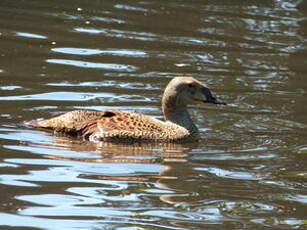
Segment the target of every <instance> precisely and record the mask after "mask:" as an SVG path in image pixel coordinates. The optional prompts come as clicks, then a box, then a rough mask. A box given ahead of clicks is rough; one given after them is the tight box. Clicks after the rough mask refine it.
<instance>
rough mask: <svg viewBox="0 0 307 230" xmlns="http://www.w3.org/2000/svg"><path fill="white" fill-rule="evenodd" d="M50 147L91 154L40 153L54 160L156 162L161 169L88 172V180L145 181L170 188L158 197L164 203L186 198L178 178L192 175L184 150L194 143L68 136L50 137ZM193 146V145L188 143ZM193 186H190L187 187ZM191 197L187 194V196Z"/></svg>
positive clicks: (185, 187)
mask: <svg viewBox="0 0 307 230" xmlns="http://www.w3.org/2000/svg"><path fill="white" fill-rule="evenodd" d="M54 144H55V145H52V147H53V148H57V149H59V148H60V149H62V150H69V151H73V152H92V153H95V154H93V156H92V157H73V156H63V155H44V157H46V158H49V159H56V160H70V161H80V162H95V163H100V162H101V163H121V164H122V163H139V164H158V165H160V166H162V167H161V171H159V172H157V173H150V174H149V175H148V173H144V174H143V175H129V174H128V175H127V176H126V175H123V174H122V175H91V178H92V179H101V180H115V181H144V182H146V181H148V182H154V183H156V186H157V187H158V188H161V189H162V190H170V191H173V192H174V193H173V194H167V195H165V194H161V195H160V200H162V201H163V202H166V203H172V204H173V203H182V202H185V200H186V201H187V200H188V199H185V198H187V197H190V192H191V191H190V189H189V185H187V184H185V182H184V181H181V179H180V178H182V176H186V175H187V174H188V175H193V174H195V172H194V170H193V167H192V166H191V165H189V164H187V163H188V156H189V154H188V152H189V151H190V150H191V148H192V147H195V145H197V143H193V144H189V145H188V146H187V145H182V144H175V143H135V144H116V143H106V142H100V143H93V142H89V141H83V140H73V141H72V139H71V137H63V136H58V137H54ZM192 145H193V146H192ZM191 189H193V188H191ZM189 199H191V197H190V198H189Z"/></svg>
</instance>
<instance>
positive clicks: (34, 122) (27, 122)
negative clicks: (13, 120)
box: [24, 120, 41, 128]
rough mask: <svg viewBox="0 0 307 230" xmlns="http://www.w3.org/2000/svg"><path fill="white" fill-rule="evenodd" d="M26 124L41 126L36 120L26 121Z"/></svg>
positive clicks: (35, 126)
mask: <svg viewBox="0 0 307 230" xmlns="http://www.w3.org/2000/svg"><path fill="white" fill-rule="evenodd" d="M24 124H25V125H26V126H29V127H34V128H39V127H41V126H40V125H39V123H38V121H36V120H30V121H25V122H24Z"/></svg>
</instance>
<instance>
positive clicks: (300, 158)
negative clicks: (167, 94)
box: [0, 0, 307, 230]
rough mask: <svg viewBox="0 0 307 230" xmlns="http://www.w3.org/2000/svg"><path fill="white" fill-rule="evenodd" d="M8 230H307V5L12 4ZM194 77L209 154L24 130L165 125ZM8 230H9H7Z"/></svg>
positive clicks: (3, 89)
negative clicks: (136, 120)
mask: <svg viewBox="0 0 307 230" xmlns="http://www.w3.org/2000/svg"><path fill="white" fill-rule="evenodd" d="M0 7H1V14H0V24H1V26H0V39H1V43H0V58H1V59H0V60H1V62H0V83H1V84H0V107H1V115H0V150H1V151H0V152H1V162H0V170H1V171H0V183H1V194H2V195H1V197H2V198H1V205H0V208H1V209H0V224H1V225H2V226H3V229H121V230H126V229H287V230H288V229H307V218H306V216H307V215H306V213H307V206H306V204H307V184H306V178H307V173H306V156H307V155H306V153H307V142H306V139H307V138H306V137H307V132H306V130H307V118H306V113H307V106H306V89H307V81H306V79H305V77H306V76H305V75H306V73H307V67H306V66H307V61H306V55H307V46H306V39H307V29H306V28H307V27H306V25H307V23H306V18H307V10H306V8H307V6H306V3H305V2H303V1H302V2H301V3H300V4H299V2H297V1H290V0H275V1H272V0H269V1H267V0H266V1H261V0H260V1H243V0H241V1H239V0H238V1H225V0H222V1H209V0H208V1H180V0H176V1H149V0H145V1H130V0H129V1H100V0H96V1H79V0H75V1H72V0H66V1H58V0H56V1H54V0H53V1H51V0H43V1H38V0H28V1H16V0H1V2H0ZM179 75H189V76H193V77H195V78H197V79H199V80H201V81H203V82H205V83H206V84H207V85H209V86H210V88H211V89H212V91H213V92H214V93H215V94H216V95H217V96H218V97H219V98H220V99H222V100H224V101H226V102H227V103H228V105H227V106H214V105H201V106H194V107H192V108H191V110H192V111H191V113H192V116H193V119H194V120H195V121H196V123H197V125H198V126H199V127H200V130H201V139H200V141H199V142H197V143H187V144H183V145H179V144H177V145H175V144H137V145H128V146H127V145H121V144H105V143H100V144H94V143H90V142H87V141H83V140H78V139H73V138H69V137H65V136H54V135H53V134H52V133H48V132H45V131H42V130H33V129H30V128H28V127H25V126H24V125H23V121H25V120H31V119H37V118H43V117H49V116H51V115H53V114H57V113H61V112H66V111H70V110H73V109H77V108H78V109H80V108H82V109H97V110H103V109H108V108H112V109H121V110H125V111H136V112H140V113H145V114H149V115H151V116H154V117H157V118H162V114H161V111H160V100H161V95H162V92H163V89H164V87H165V85H166V84H167V83H168V81H169V80H170V79H171V78H172V77H174V76H179ZM1 229H2V228H1Z"/></svg>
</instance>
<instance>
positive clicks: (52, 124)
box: [30, 110, 190, 142]
mask: <svg viewBox="0 0 307 230" xmlns="http://www.w3.org/2000/svg"><path fill="white" fill-rule="evenodd" d="M30 124H31V125H32V126H35V127H39V128H46V129H51V130H55V131H56V132H63V133H67V134H71V135H79V136H83V137H84V138H87V139H90V140H95V141H125V142H133V141H166V142H171V141H177V140H182V139H185V138H187V137H188V136H190V133H189V131H188V130H186V129H185V128H183V127H181V126H179V125H176V124H174V123H172V122H164V121H161V120H158V119H156V118H153V117H150V116H146V115H143V114H139V113H133V112H122V111H118V110H106V111H103V112H100V111H94V110H75V111H71V112H68V113H65V114H62V115H59V116H57V117H54V118H51V119H47V120H41V121H31V122H30Z"/></svg>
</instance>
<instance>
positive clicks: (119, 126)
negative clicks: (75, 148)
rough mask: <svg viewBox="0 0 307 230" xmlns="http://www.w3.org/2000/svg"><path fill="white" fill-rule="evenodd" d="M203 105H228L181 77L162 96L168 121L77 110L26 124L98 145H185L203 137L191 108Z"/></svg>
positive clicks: (137, 115)
mask: <svg viewBox="0 0 307 230" xmlns="http://www.w3.org/2000/svg"><path fill="white" fill-rule="evenodd" d="M200 103H211V104H224V105H226V103H225V102H222V101H220V100H218V99H217V98H216V97H214V96H213V95H212V93H211V91H210V89H209V88H208V87H207V85H206V84H204V83H202V82H200V81H199V80H197V79H195V78H193V77H190V76H178V77H174V78H173V79H172V80H171V81H170V82H169V83H168V85H167V86H166V88H165V90H164V93H163V96H162V112H163V114H164V120H160V119H157V118H154V117H151V116H148V115H145V114H141V113H136V112H125V111H120V110H112V109H110V110H105V111H96V110H73V111H70V112H66V113H64V114H61V115H57V116H55V117H52V118H49V119H44V120H32V121H28V122H26V124H27V125H29V126H31V127H33V128H41V129H46V130H53V131H54V132H55V133H63V134H68V135H72V136H80V137H82V138H84V139H86V140H89V141H94V142H129V143H130V142H184V141H189V140H193V139H197V137H198V136H199V135H198V134H199V130H198V128H197V126H196V125H195V124H194V122H193V120H192V119H191V116H190V114H189V112H188V106H189V105H192V104H200Z"/></svg>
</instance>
